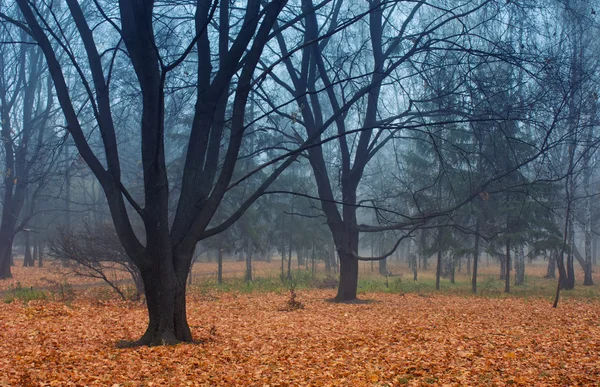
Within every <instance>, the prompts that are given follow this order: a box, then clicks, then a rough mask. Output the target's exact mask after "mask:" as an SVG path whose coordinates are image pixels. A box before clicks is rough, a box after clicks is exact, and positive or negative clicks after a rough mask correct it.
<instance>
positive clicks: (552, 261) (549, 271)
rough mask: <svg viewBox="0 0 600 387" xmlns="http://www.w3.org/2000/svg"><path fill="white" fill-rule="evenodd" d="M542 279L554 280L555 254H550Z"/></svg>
mask: <svg viewBox="0 0 600 387" xmlns="http://www.w3.org/2000/svg"><path fill="white" fill-rule="evenodd" d="M544 278H556V253H554V252H553V253H551V254H550V257H548V268H547V269H546V276H545V277H544Z"/></svg>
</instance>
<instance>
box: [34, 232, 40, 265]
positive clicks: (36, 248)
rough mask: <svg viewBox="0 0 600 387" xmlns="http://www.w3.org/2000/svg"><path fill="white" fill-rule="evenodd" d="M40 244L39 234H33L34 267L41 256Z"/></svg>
mask: <svg viewBox="0 0 600 387" xmlns="http://www.w3.org/2000/svg"><path fill="white" fill-rule="evenodd" d="M39 253H40V251H39V243H38V237H37V234H35V233H34V234H33V266H35V263H36V262H37V260H38V256H39Z"/></svg>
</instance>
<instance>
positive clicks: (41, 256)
mask: <svg viewBox="0 0 600 387" xmlns="http://www.w3.org/2000/svg"><path fill="white" fill-rule="evenodd" d="M42 266H44V244H43V243H39V242H38V267H42Z"/></svg>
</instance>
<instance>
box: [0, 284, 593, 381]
mask: <svg viewBox="0 0 600 387" xmlns="http://www.w3.org/2000/svg"><path fill="white" fill-rule="evenodd" d="M328 297H331V292H328V291H320V290H314V291H302V292H299V293H298V299H299V300H300V301H301V302H302V303H303V304H304V306H305V307H304V309H300V310H296V311H294V313H285V312H281V311H279V310H278V309H279V308H280V307H281V305H282V304H284V303H285V302H286V300H287V299H288V298H289V296H288V295H276V294H271V293H269V294H264V293H255V294H249V295H243V294H229V293H221V294H219V297H216V298H211V299H208V300H207V299H206V297H203V296H202V295H199V294H193V293H192V294H191V295H190V300H189V303H188V318H189V322H190V326H192V330H193V334H194V337H195V338H196V339H199V340H201V343H199V344H181V345H177V346H173V347H153V348H147V347H140V348H127V349H119V348H117V347H116V343H117V342H118V341H119V340H121V339H129V340H131V339H135V338H137V337H139V336H140V335H141V334H142V333H143V330H144V328H145V324H146V312H145V309H144V307H143V305H139V304H132V303H124V302H117V301H107V302H104V303H94V302H92V301H91V300H77V301H74V302H73V303H72V304H70V305H66V304H64V303H59V302H52V301H31V302H30V303H29V304H28V305H24V304H22V303H18V302H16V303H12V304H3V305H2V306H0V369H1V370H3V371H2V373H0V385H11V386H27V385H31V386H40V385H43V386H46V385H50V386H53V385H57V386H75V385H87V386H117V385H118V386H142V385H144V386H151V385H154V386H212V385H217V386H236V385H239V386H250V385H252V386H264V385H270V386H284V385H315V386H340V385H347V386H402V385H408V386H420V385H433V386H444V385H446V386H459V385H460V386H462V385H481V386H488V385H523V386H525V385H539V386H543V385H548V386H549V385H557V386H558V385H590V384H592V383H596V382H597V381H598V380H600V325H599V324H600V302H598V301H593V302H592V301H590V302H584V301H569V302H564V303H563V304H562V305H561V307H560V308H559V309H552V308H550V305H549V303H548V302H547V301H544V300H521V299H510V298H506V299H485V298H470V297H457V296H441V295H440V296H432V297H431V298H427V299H425V298H423V297H418V296H412V295H406V296H404V297H400V296H398V295H387V294H373V295H369V297H370V298H372V299H373V302H371V303H368V304H359V305H348V304H333V303H328V302H325V301H324V300H325V299H326V298H328Z"/></svg>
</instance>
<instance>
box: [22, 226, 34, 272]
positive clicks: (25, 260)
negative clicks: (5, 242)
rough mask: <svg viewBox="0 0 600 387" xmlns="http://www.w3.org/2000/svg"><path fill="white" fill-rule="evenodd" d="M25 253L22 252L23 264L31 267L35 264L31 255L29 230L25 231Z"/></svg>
mask: <svg viewBox="0 0 600 387" xmlns="http://www.w3.org/2000/svg"><path fill="white" fill-rule="evenodd" d="M24 233H25V238H24V239H25V253H24V254H23V266H24V267H33V266H35V262H34V260H33V255H32V254H31V232H29V231H25V232H24Z"/></svg>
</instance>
